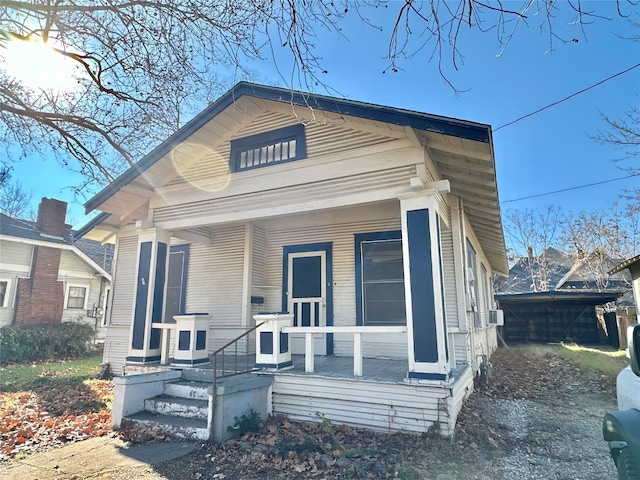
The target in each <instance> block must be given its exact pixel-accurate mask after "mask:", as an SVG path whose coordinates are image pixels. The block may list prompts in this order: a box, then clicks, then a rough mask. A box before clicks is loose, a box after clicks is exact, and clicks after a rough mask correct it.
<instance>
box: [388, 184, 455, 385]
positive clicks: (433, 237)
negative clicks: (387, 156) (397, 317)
mask: <svg viewBox="0 0 640 480" xmlns="http://www.w3.org/2000/svg"><path fill="white" fill-rule="evenodd" d="M399 198H400V208H401V212H402V255H403V265H404V285H405V304H406V315H407V346H408V357H409V375H408V376H409V378H410V379H413V380H416V381H427V382H443V381H448V379H449V373H450V370H451V369H450V364H449V352H448V345H447V330H446V322H445V313H444V285H443V276H442V262H441V247H440V218H439V215H438V202H437V200H436V197H435V191H418V192H414V193H409V194H407V195H402V196H400V197H399Z"/></svg>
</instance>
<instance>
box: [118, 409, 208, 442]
mask: <svg viewBox="0 0 640 480" xmlns="http://www.w3.org/2000/svg"><path fill="white" fill-rule="evenodd" d="M125 419H127V420H129V421H131V422H133V423H134V424H138V425H141V426H143V427H144V426H149V425H154V424H155V425H158V427H159V428H160V429H161V430H162V431H163V432H165V433H167V434H169V435H173V436H176V437H179V438H187V439H193V440H209V429H208V428H207V419H206V417H205V419H204V420H203V419H201V418H184V417H175V416H169V415H161V414H154V413H151V412H148V411H142V412H138V413H134V414H133V415H127V416H126V417H125Z"/></svg>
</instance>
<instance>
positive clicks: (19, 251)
mask: <svg viewBox="0 0 640 480" xmlns="http://www.w3.org/2000/svg"><path fill="white" fill-rule="evenodd" d="M32 252H33V247H32V246H31V245H27V244H26V243H18V242H8V241H6V240H0V272H1V273H5V272H6V271H7V273H9V272H8V271H11V272H12V273H28V272H29V267H30V266H31V255H32ZM16 266H17V267H18V269H17V270H16V269H15V268H13V267H16Z"/></svg>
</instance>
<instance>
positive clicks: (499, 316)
mask: <svg viewBox="0 0 640 480" xmlns="http://www.w3.org/2000/svg"><path fill="white" fill-rule="evenodd" d="M489 325H497V326H499V327H501V326H503V325H504V312H503V311H502V310H489Z"/></svg>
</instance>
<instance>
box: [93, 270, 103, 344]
mask: <svg viewBox="0 0 640 480" xmlns="http://www.w3.org/2000/svg"><path fill="white" fill-rule="evenodd" d="M103 288H104V277H103V276H102V275H100V290H99V291H98V304H97V305H95V304H94V311H95V313H96V316H95V322H94V325H93V344H94V345H95V344H96V342H97V341H98V321H99V319H98V311H99V310H102V309H101V308H100V305H102V292H103ZM102 314H103V315H104V312H102Z"/></svg>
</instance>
